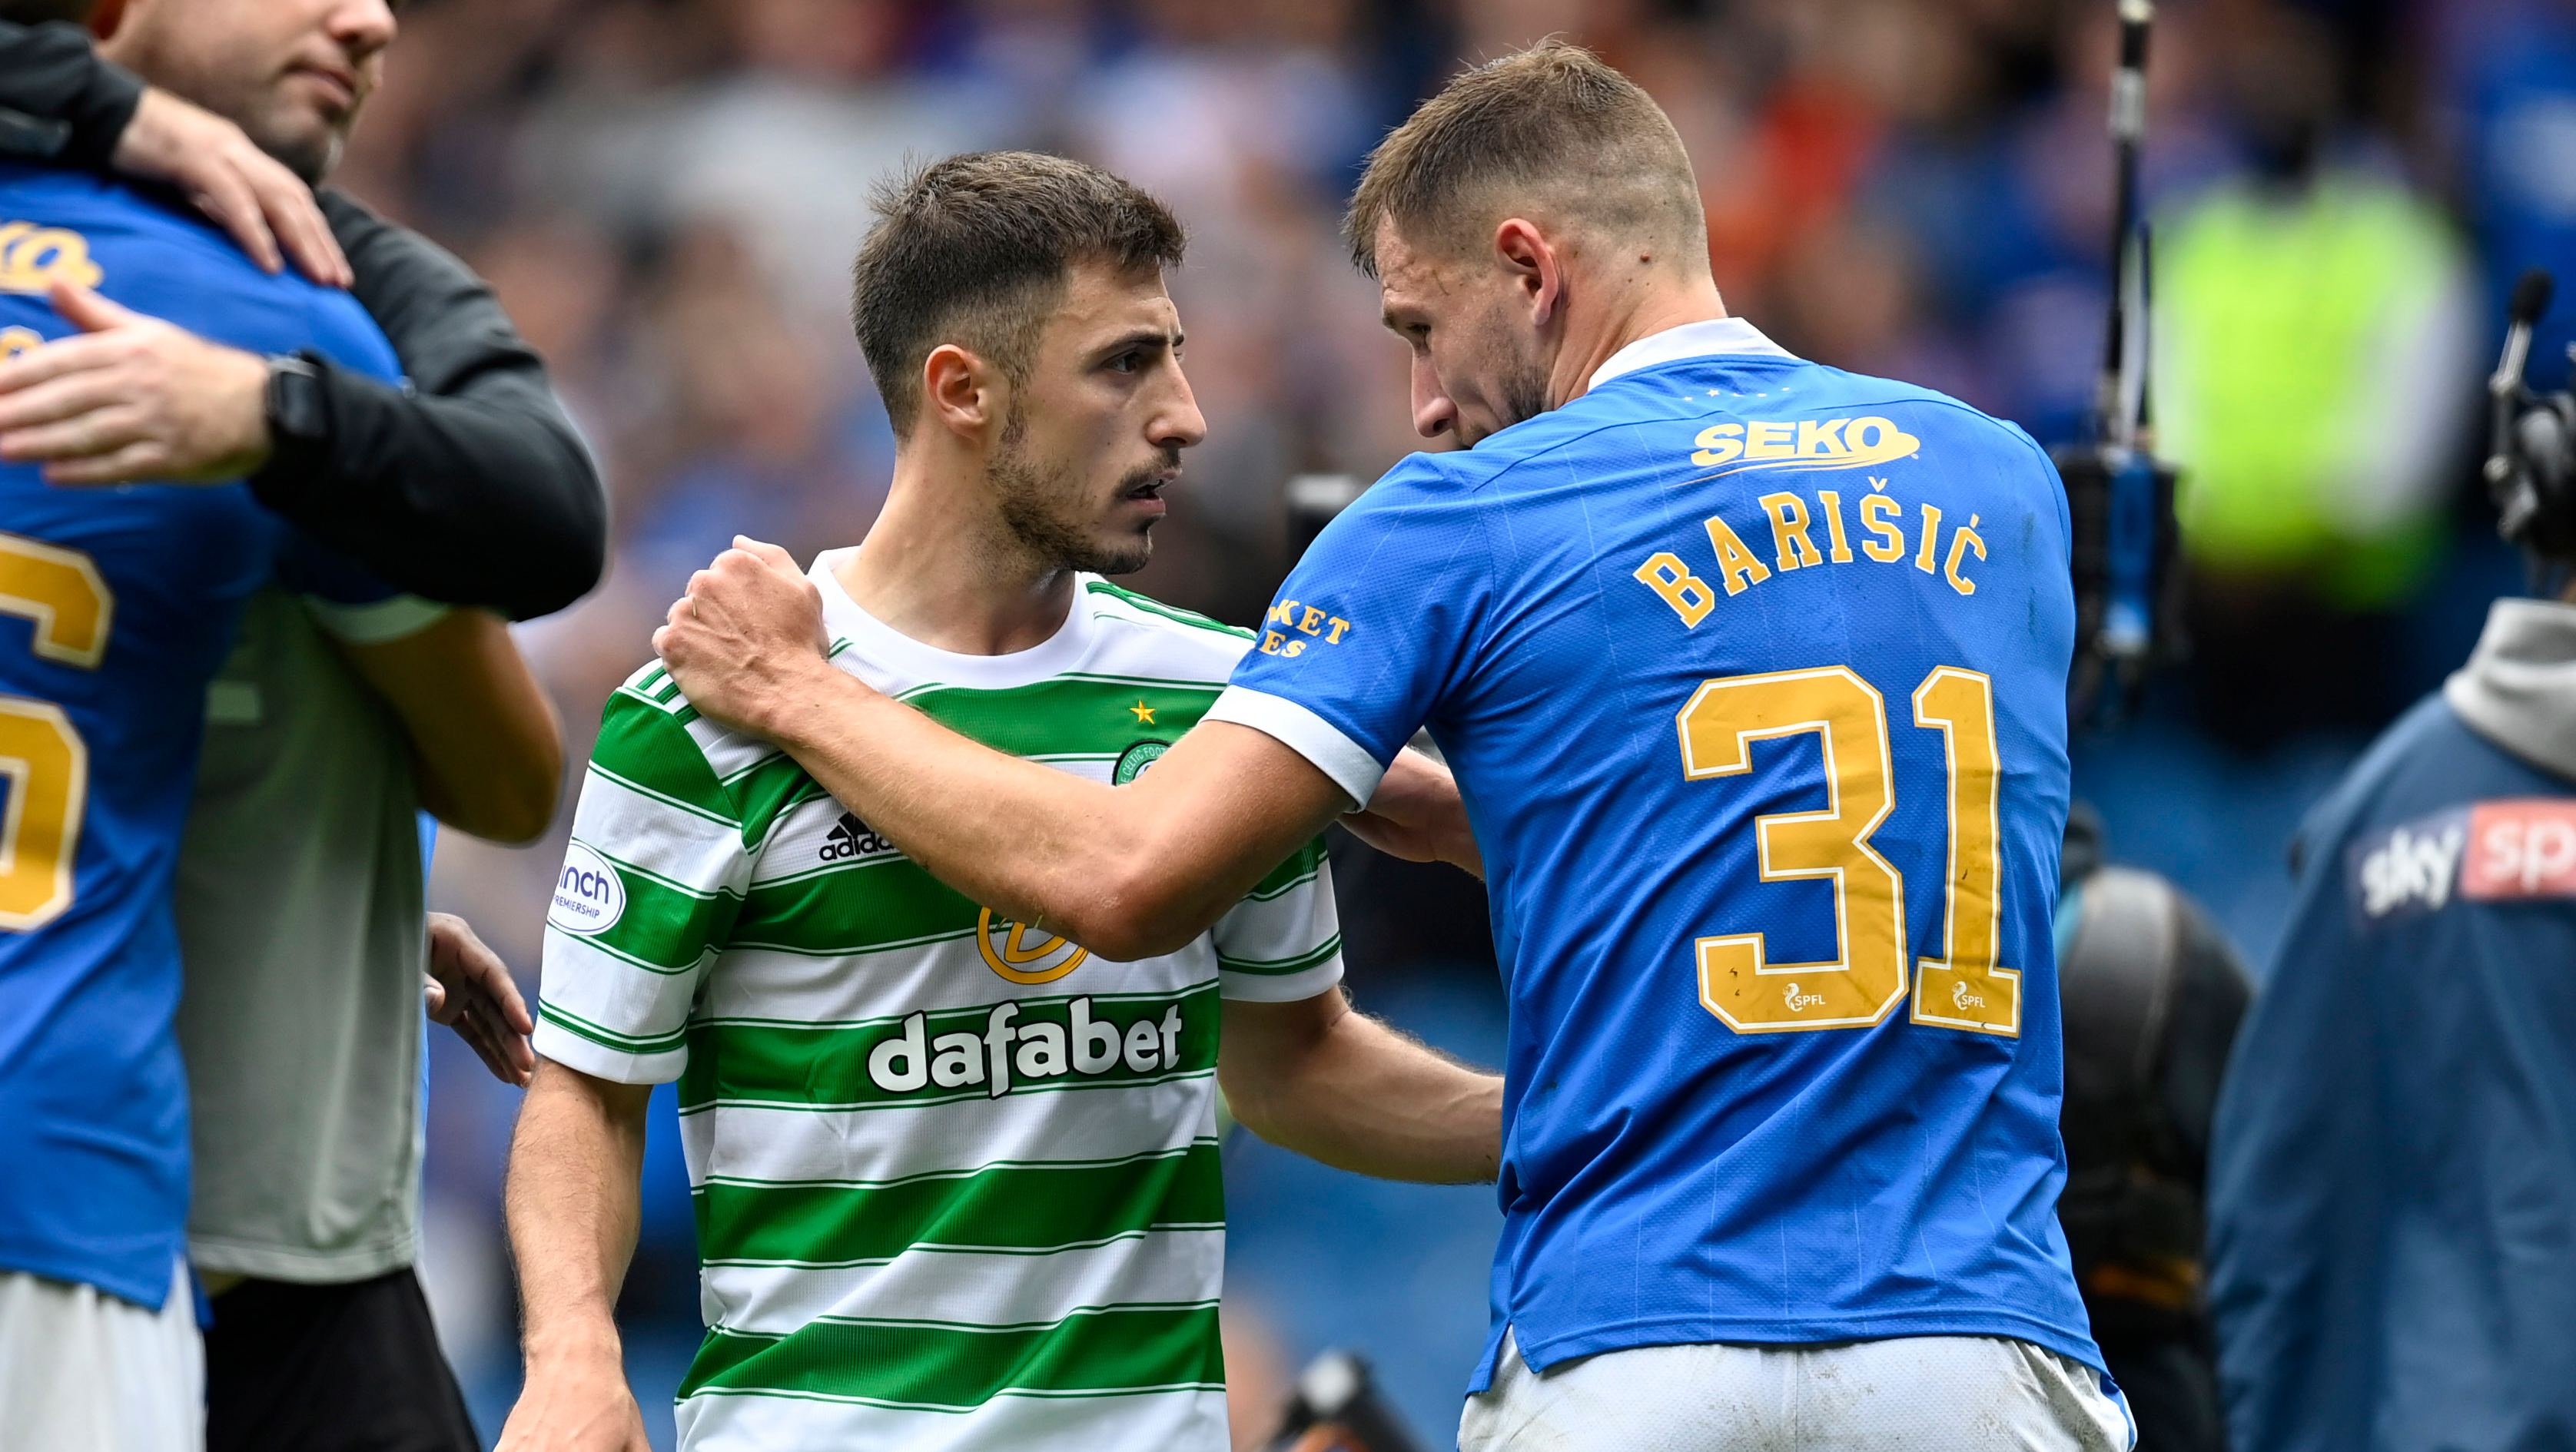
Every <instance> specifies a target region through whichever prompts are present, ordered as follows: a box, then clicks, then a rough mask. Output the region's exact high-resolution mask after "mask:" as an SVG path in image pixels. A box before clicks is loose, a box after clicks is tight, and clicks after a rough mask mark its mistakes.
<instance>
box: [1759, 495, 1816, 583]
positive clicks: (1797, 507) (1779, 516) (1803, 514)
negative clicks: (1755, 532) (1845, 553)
mask: <svg viewBox="0 0 2576 1452" xmlns="http://www.w3.org/2000/svg"><path fill="white" fill-rule="evenodd" d="M1753 502H1754V503H1756V504H1759V505H1761V506H1762V508H1763V509H1764V510H1765V511H1766V512H1768V513H1769V514H1770V516H1771V557H1772V558H1773V559H1774V560H1777V561H1778V562H1779V564H1780V570H1781V572H1782V573H1783V574H1786V573H1787V572H1789V571H1791V570H1794V569H1796V568H1798V567H1799V566H1800V565H1821V564H1823V563H1824V562H1825V557H1824V556H1823V555H1820V554H1818V553H1816V545H1815V541H1813V540H1811V539H1809V538H1807V506H1806V505H1804V504H1801V503H1799V502H1798V496H1797V495H1795V494H1790V493H1787V492H1785V491H1784V492H1782V493H1779V494H1765V495H1763V496H1762V497H1761V498H1759V499H1757V500H1755V501H1753Z"/></svg>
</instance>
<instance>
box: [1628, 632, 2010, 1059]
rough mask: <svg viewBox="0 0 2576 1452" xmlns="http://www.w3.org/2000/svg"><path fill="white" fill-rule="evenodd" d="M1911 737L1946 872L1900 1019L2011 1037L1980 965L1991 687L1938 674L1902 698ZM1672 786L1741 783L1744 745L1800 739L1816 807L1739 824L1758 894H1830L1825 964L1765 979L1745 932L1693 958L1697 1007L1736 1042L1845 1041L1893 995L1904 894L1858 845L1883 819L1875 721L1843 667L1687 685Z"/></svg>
mask: <svg viewBox="0 0 2576 1452" xmlns="http://www.w3.org/2000/svg"><path fill="white" fill-rule="evenodd" d="M1914 724H1915V725H1916V726H1917V727H1920V728H1923V729H1926V730H1934V731H1938V732H1940V733H1941V739H1942V746H1943V751H1944V754H1945V755H1946V757H1947V759H1948V763H1949V771H1948V775H1949V817H1950V830H1949V862H1948V868H1947V871H1946V872H1945V873H1944V875H1943V879H1942V911H1941V943H1942V952H1941V956H1940V957H1938V958H1925V959H1923V960H1922V961H1921V962H1919V963H1916V964H1914V965H1913V972H1912V974H1911V977H1912V979H1913V983H1914V1008H1913V1019H1914V1021H1915V1022H1916V1023H1920V1024H1937V1025H1939V1026H1941V1027H1944V1028H1955V1029H1967V1030H1970V1031H1972V1032H1976V1033H1989V1034H2001V1035H2006V1036H2018V1035H2019V1034H2020V1033H2021V974H2020V973H2019V972H2018V971H2017V970H2014V969H2011V968H2006V967H2003V966H2001V965H2000V964H1998V963H1997V962H1996V961H1995V956H1996V952H1997V946H1996V944H1997V938H1998V927H1999V922H2000V915H2001V912H2002V901H2001V897H2000V895H1999V894H1998V892H1997V891H1996V877H1997V875H1998V871H1999V864H1998V862H1997V854H1998V851H1999V844H1998V827H1997V821H1996V793H1997V781H1996V778H1997V752H1996V748H1995V705H1994V687H1993V683H1992V682H1990V681H1989V680H1988V679H1987V678H1986V677H1984V676H1982V675H1979V674H1978V673H1976V672H1975V671H1968V670H1961V669H1959V668H1958V667H1956V666H1941V667H1939V668H1937V669H1935V670H1934V671H1932V673H1931V674H1929V675H1927V676H1925V677H1924V678H1923V683H1922V684H1921V685H1919V686H1917V687H1916V688H1915V691H1914ZM1676 725H1677V726H1678V727H1679V728H1680V732H1681V748H1682V775H1683V776H1684V777H1686V778H1688V779H1689V780H1692V781H1705V780H1708V779H1711V778H1714V777H1726V776H1740V775H1742V774H1743V773H1745V772H1747V771H1750V770H1752V766H1753V755H1752V743H1754V742H1755V741H1760V740H1770V739H1777V738H1781V737H1789V736H1801V735H1806V734H1810V733H1812V734H1814V736H1815V737H1816V739H1817V743H1818V747H1819V749H1820V750H1821V751H1822V752H1823V753H1824V767H1825V807H1824V810H1822V811H1815V812H1772V813H1769V814H1766V815H1764V816H1760V817H1756V818H1755V819H1754V824H1753V825H1754V841H1755V851H1756V858H1757V861H1758V862H1759V864H1760V868H1761V873H1762V880H1763V881H1765V882H1787V881H1792V880H1796V879H1800V878H1821V879H1824V880H1826V881H1829V882H1831V883H1832V884H1833V885H1834V940H1835V944H1836V952H1835V955H1834V958H1833V960H1832V961H1830V962H1822V963H1774V962H1771V961H1770V959H1769V956H1768V954H1767V952H1766V951H1765V943H1764V939H1763V935H1762V934H1761V933H1758V932H1743V933H1721V934H1718V935H1717V936H1714V937H1706V938H1701V939H1699V940H1698V942H1697V943H1696V944H1695V945H1694V947H1695V951H1696V954H1697V957H1698V963H1699V1000H1700V1004H1701V1006H1702V1007H1704V1008H1706V1009H1707V1010H1708V1011H1709V1012H1710V1013H1712V1014H1715V1015H1716V1016H1717V1017H1718V1018H1719V1020H1721V1021H1722V1022H1724V1023H1725V1024H1726V1026H1727V1027H1729V1028H1731V1029H1734V1030H1735V1031H1736V1032H1737V1033H1797V1032H1804V1031H1809V1030H1814V1029H1829V1028H1861V1027H1866V1026H1868V1025H1870V1024H1874V1023H1877V1022H1879V1021H1880V1020H1882V1019H1884V1018H1886V1017H1887V1015H1888V1013H1889V1012H1890V1011H1891V1010H1892V1009H1894V1008H1895V1007H1896V1005H1897V1002H1898V1001H1899V1000H1900V999H1903V998H1904V997H1905V994H1906V983H1907V979H1908V976H1909V975H1908V971H1907V963H1906V956H1907V948H1906V933H1905V879H1904V877H1903V876H1902V875H1901V874H1900V873H1898V872H1897V870H1896V868H1895V867H1894V866H1893V865H1891V864H1890V863H1889V862H1888V860H1887V859H1886V858H1884V857H1882V856H1880V855H1879V853H1878V849H1877V848H1875V847H1872V846H1871V845H1870V842H1869V839H1870V834H1871V833H1872V832H1875V831H1877V830H1878V825H1879V823H1881V822H1883V821H1885V820H1886V818H1887V814H1888V812H1889V811H1890V810H1891V809H1893V808H1894V806H1895V805H1896V792H1895V784H1894V779H1893V777H1892V774H1891V773H1890V771H1889V763H1888V736H1887V707H1886V702H1885V701H1884V700H1883V699H1881V697H1880V696H1879V693H1878V690H1877V688H1875V687H1873V686H1872V685H1870V684H1869V683H1868V682H1867V681H1864V680H1862V679H1861V678H1860V677H1859V676H1858V675H1856V674H1854V673H1853V672H1852V670H1851V669H1850V668H1849V667H1848V666H1824V667H1820V668H1817V669H1813V670H1798V671H1774V672H1768V673H1765V674H1762V675H1750V676H1731V677H1727V678H1725V679H1722V680H1713V681H1705V682H1702V683H1701V685H1700V687H1699V689H1698V690H1696V691H1694V692H1692V693H1691V698H1690V700H1689V702H1688V703H1687V704H1685V705H1684V706H1683V707H1682V709H1681V711H1680V713H1679V715H1678V716H1677V717H1676Z"/></svg>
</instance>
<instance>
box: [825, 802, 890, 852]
mask: <svg viewBox="0 0 2576 1452" xmlns="http://www.w3.org/2000/svg"><path fill="white" fill-rule="evenodd" d="M893 850H894V844H893V843H892V842H889V841H887V840H886V839H885V838H883V837H880V836H878V835H877V832H876V829H875V828H873V827H870V826H869V825H868V824H867V823H865V822H862V821H860V820H859V817H858V814H857V813H856V812H843V813H842V814H841V820H840V823H839V825H837V826H835V827H833V828H832V830H831V831H829V832H827V833H825V834H823V850H822V851H821V853H819V854H818V855H819V856H820V857H821V858H822V859H823V860H824V861H825V862H847V861H849V860H850V859H852V858H854V857H874V856H876V855H877V854H878V853H880V852H892V851H893Z"/></svg>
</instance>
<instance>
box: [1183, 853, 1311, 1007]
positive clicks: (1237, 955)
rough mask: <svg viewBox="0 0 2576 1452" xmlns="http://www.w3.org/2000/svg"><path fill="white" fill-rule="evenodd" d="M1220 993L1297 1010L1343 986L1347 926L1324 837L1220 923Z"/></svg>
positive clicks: (1266, 880) (1274, 873)
mask: <svg viewBox="0 0 2576 1452" xmlns="http://www.w3.org/2000/svg"><path fill="white" fill-rule="evenodd" d="M1213 936H1214V938H1215V939H1216V966H1217V991H1218V993H1220V994H1221V995H1223V996H1224V997H1227V998H1232V999H1238V1000H1241V1001H1244V1002H1249V1003H1295V1002H1298V1001H1299V1000H1301V999H1308V998H1312V997H1314V996H1315V995H1316V994H1318V993H1321V992H1323V991H1324V990H1326V989H1328V988H1330V987H1332V986H1333V985H1334V984H1336V983H1339V982H1341V981H1342V920H1341V915H1340V914H1339V913H1338V912H1336V911H1335V910H1334V907H1333V869H1332V865H1331V864H1330V863H1328V862H1326V861H1325V860H1324V843H1323V839H1322V838H1317V839H1316V840H1314V841H1312V842H1309V843H1307V844H1306V846H1305V848H1304V849H1303V850H1301V851H1299V852H1298V853H1297V855H1296V856H1294V857H1291V858H1289V859H1288V860H1287V861H1285V862H1282V863H1280V864H1279V866H1278V867H1277V869H1275V870H1274V871H1272V872H1271V874H1270V875H1269V876H1268V877H1266V878H1263V879H1262V880H1261V882H1260V883H1259V884H1258V885H1256V886H1255V887H1254V888H1253V889H1252V891H1251V892H1249V893H1246V894H1245V895H1244V898H1243V901H1241V902H1239V903H1237V904H1235V906H1234V910H1233V911H1232V912H1229V913H1227V914H1226V915H1225V916H1224V917H1222V918H1220V919H1218V920H1217V925H1216V928H1215V929H1214V932H1213Z"/></svg>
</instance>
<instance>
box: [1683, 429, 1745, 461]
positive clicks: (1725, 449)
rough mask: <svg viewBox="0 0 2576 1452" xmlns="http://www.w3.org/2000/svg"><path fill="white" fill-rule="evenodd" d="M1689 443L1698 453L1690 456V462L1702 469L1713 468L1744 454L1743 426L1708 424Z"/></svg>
mask: <svg viewBox="0 0 2576 1452" xmlns="http://www.w3.org/2000/svg"><path fill="white" fill-rule="evenodd" d="M1691 442H1692V443H1694V444H1697V445H1698V446H1699V451H1698V452H1697V453H1695V454H1692V455H1691V462H1692V463H1694V464H1697V465H1699V466H1700V467H1701V468H1703V469H1709V468H1714V467H1716V466H1717V465H1719V464H1724V463H1727V462H1730V461H1731V460H1733V459H1734V458H1735V456H1736V455H1738V454H1741V453H1743V452H1744V425H1742V424H1710V425H1709V426H1708V427H1707V428H1704V429H1701V430H1700V431H1699V437H1698V438H1695V439H1693V440H1691Z"/></svg>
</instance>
